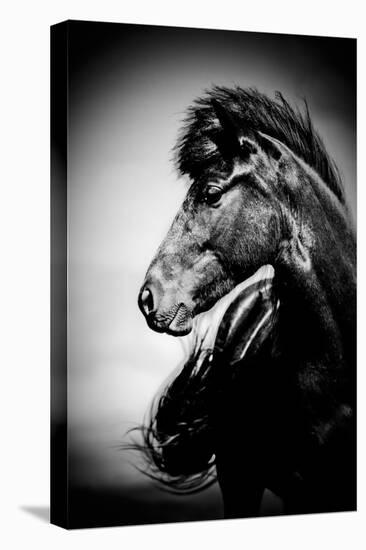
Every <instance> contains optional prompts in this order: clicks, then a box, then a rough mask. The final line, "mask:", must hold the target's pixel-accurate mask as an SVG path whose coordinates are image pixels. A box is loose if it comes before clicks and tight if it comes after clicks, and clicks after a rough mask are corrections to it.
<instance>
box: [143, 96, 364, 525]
mask: <svg viewBox="0 0 366 550" xmlns="http://www.w3.org/2000/svg"><path fill="white" fill-rule="evenodd" d="M174 152H175V157H176V164H177V168H178V170H179V172H180V174H181V175H182V176H186V177H188V178H189V180H190V186H189V189H188V192H187V194H186V197H185V199H184V201H183V203H182V206H181V208H180V209H179V211H178V212H177V214H176V216H175V218H174V221H173V223H172V225H171V227H170V229H169V231H168V233H167V235H166V237H165V238H164V240H163V242H162V243H161V245H160V247H159V248H158V251H157V253H156V255H155V256H154V258H153V260H152V261H151V264H150V266H149V268H148V270H147V273H146V277H145V280H144V282H143V284H142V287H141V290H140V293H139V297H138V304H139V307H140V309H141V312H142V313H143V315H144V316H145V318H146V321H147V324H148V326H149V327H150V328H151V329H152V330H154V331H156V332H165V333H167V334H170V335H172V336H176V337H180V336H185V335H188V334H189V335H190V336H187V338H191V340H192V343H191V350H190V353H189V356H188V358H187V360H186V361H185V364H184V366H183V368H182V369H181V371H180V373H179V374H178V375H177V376H176V378H175V379H174V380H173V381H171V382H169V384H168V385H167V387H166V389H165V390H164V391H163V393H162V395H161V396H160V397H158V398H157V399H156V401H155V402H154V404H153V406H152V409H151V411H150V415H149V421H148V422H147V424H146V425H144V426H142V427H141V430H142V434H143V441H144V443H143V444H142V445H141V448H142V449H143V451H144V453H145V456H146V459H147V462H148V465H149V473H148V475H151V476H152V477H153V478H154V479H159V480H160V481H161V482H162V483H163V484H165V485H167V486H168V488H169V489H171V490H173V491H175V492H182V493H184V492H188V493H189V492H195V491H200V490H203V489H205V487H207V486H208V485H210V484H211V483H214V482H216V481H218V483H219V487H220V489H221V494H222V498H223V506H224V516H225V517H226V518H239V517H251V516H258V515H259V513H260V506H261V501H262V498H263V494H264V491H265V489H268V490H270V491H272V492H273V493H274V494H275V495H277V496H278V497H280V499H281V500H282V502H283V511H284V513H286V514H294V513H315V512H334V511H346V510H348V511H349V510H355V509H356V327H355V324H356V238H355V229H354V227H353V222H352V218H351V214H350V211H349V207H348V206H347V201H346V196H345V191H344V186H343V183H342V178H341V176H340V172H339V170H338V168H337V166H336V164H335V162H334V160H333V159H332V158H331V156H330V155H329V154H328V152H327V150H326V147H325V145H324V142H323V141H322V139H321V137H320V135H319V133H318V132H317V131H316V129H315V128H314V126H313V123H312V120H311V115H310V111H309V108H308V105H307V103H306V101H304V108H302V109H301V108H299V107H293V106H292V105H291V104H290V103H289V102H288V101H287V100H286V99H285V97H284V96H283V95H282V94H281V93H280V92H277V93H276V95H275V96H274V98H270V97H268V96H267V95H265V94H263V93H261V92H259V91H258V90H257V89H255V88H246V89H244V88H241V87H239V86H236V87H233V88H228V87H222V86H213V87H212V88H211V89H209V90H207V91H206V92H205V93H204V94H203V95H202V96H201V97H199V98H198V99H196V100H195V101H194V102H193V103H192V105H191V106H190V107H189V108H188V111H187V114H186V117H185V119H184V122H183V127H182V129H181V132H180V134H179V137H178V142H177V144H176V146H175V148H174ZM200 326H201V327H202V326H204V329H203V332H202V330H201V331H200V329H199V327H200Z"/></svg>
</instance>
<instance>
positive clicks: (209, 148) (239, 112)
mask: <svg viewBox="0 0 366 550" xmlns="http://www.w3.org/2000/svg"><path fill="white" fill-rule="evenodd" d="M213 101H218V102H219V103H220V105H222V106H223V108H224V109H226V110H227V111H228V112H229V113H230V114H231V116H232V117H234V118H235V121H236V123H237V125H238V127H240V128H241V129H242V131H243V132H244V133H245V135H247V136H249V137H253V136H255V135H258V132H261V133H264V134H268V135H269V136H271V137H272V138H275V139H278V140H279V141H281V142H282V143H283V144H284V145H286V146H287V147H289V148H290V149H291V151H293V152H294V153H295V154H296V155H297V156H299V157H300V158H301V159H302V160H303V161H304V162H305V163H307V164H308V165H309V166H310V167H311V168H312V169H313V170H315V172H316V173H317V174H318V175H319V176H320V178H321V179H322V180H323V181H324V183H325V184H326V185H327V186H328V188H329V189H330V190H331V191H332V192H333V193H334V195H335V196H336V197H337V198H338V199H339V200H340V201H341V202H342V203H344V202H345V196H344V189H343V184H342V180H341V177H340V173H339V170H338V168H337V166H336V164H335V162H334V160H333V159H332V158H331V157H330V155H329V154H328V152H327V150H326V148H325V145H324V143H323V141H322V139H321V137H320V136H319V134H318V132H317V131H316V130H315V129H314V127H313V124H312V120H311V117H310V113H309V109H308V105H307V103H306V101H305V102H304V103H305V109H304V112H301V111H300V109H298V108H293V107H292V106H291V105H290V104H289V103H288V102H287V101H286V99H285V98H284V97H283V95H282V94H281V93H280V92H277V93H276V96H275V99H271V98H269V97H268V96H266V95H265V94H262V93H260V92H258V91H257V90H256V89H254V88H248V89H243V88H240V87H239V86H237V87H235V88H226V87H220V86H215V87H213V88H212V89H211V90H208V91H207V92H206V93H205V94H204V95H203V96H202V97H200V98H198V99H196V100H195V101H194V103H193V104H192V105H191V107H190V108H189V109H188V112H187V116H186V118H185V120H184V122H183V127H182V130H181V133H180V136H179V138H178V141H177V144H176V146H175V149H174V152H175V160H176V164H177V167H178V170H179V172H180V173H181V174H186V175H188V176H189V177H190V178H191V179H192V180H197V179H199V178H200V176H201V175H202V173H204V172H205V170H207V169H209V168H210V167H212V166H216V167H218V169H220V168H221V169H223V170H226V168H227V167H226V163H225V160H224V159H223V158H222V157H221V154H220V152H219V150H218V148H217V146H216V145H215V139H216V137H217V135H218V134H219V133H220V132H222V129H221V127H220V122H219V120H218V118H217V115H216V113H215V110H214V107H213Z"/></svg>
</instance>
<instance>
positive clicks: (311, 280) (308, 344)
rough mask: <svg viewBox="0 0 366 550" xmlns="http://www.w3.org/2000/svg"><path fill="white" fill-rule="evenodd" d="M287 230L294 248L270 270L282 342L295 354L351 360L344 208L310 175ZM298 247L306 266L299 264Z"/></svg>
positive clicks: (351, 261)
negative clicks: (278, 306) (276, 285)
mask: <svg viewBox="0 0 366 550" xmlns="http://www.w3.org/2000/svg"><path fill="white" fill-rule="evenodd" d="M300 219H301V222H300V221H299V220H300ZM293 225H294V234H293V239H298V243H300V245H299V244H298V243H297V244H296V243H295V244H294V243H293V250H292V249H291V247H290V250H287V251H286V253H285V254H282V255H280V257H279V259H278V262H277V266H276V271H277V272H278V275H279V276H278V279H279V289H278V290H279V295H280V300H281V303H282V328H283V334H284V338H285V339H287V340H288V341H289V345H290V346H292V349H293V352H294V353H295V354H297V353H299V352H300V350H302V351H303V352H304V354H305V355H308V356H309V357H317V358H319V357H320V356H321V355H323V356H324V360H325V361H330V360H333V361H335V362H336V363H337V364H340V363H344V362H345V363H348V362H349V361H350V360H352V361H353V360H354V349H355V341H354V338H355V327H354V322H355V307H356V300H355V296H356V286H355V239H354V235H353V230H352V228H351V224H350V221H349V219H348V214H347V212H346V209H345V207H344V206H343V205H342V204H340V203H339V202H338V199H336V198H335V197H333V195H332V194H331V192H330V191H329V190H328V189H327V188H326V187H325V184H324V183H323V182H319V181H318V180H317V178H315V177H313V176H312V175H311V181H310V185H309V187H307V188H306V189H305V193H304V196H303V197H302V200H301V212H300V213H299V217H298V218H297V220H296V221H295V222H293ZM302 245H303V246H304V250H305V249H306V250H305V252H304V250H303V251H302V252H303V254H304V253H307V254H308V256H309V257H308V258H307V261H299V255H298V249H297V248H298V246H302ZM306 247H308V248H306ZM303 259H304V258H300V260H303ZM325 356H326V357H325Z"/></svg>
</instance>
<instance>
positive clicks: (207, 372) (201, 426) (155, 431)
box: [127, 345, 216, 494]
mask: <svg viewBox="0 0 366 550" xmlns="http://www.w3.org/2000/svg"><path fill="white" fill-rule="evenodd" d="M211 359H212V355H211V352H210V351H209V350H201V349H200V346H199V345H196V346H195V349H194V350H193V352H192V353H191V354H190V356H189V357H188V359H187V361H186V362H185V364H184V367H183V369H182V370H181V372H180V373H179V374H178V376H177V377H176V378H175V379H174V380H173V381H172V382H171V383H170V384H168V385H167V387H166V388H165V389H164V391H163V393H162V394H161V395H160V397H158V398H157V399H155V400H154V402H153V404H152V406H151V409H150V411H149V414H148V419H147V423H146V425H143V426H140V427H138V428H135V429H134V430H132V431H139V432H140V433H141V435H142V439H143V443H139V442H137V441H134V442H133V443H132V444H129V445H127V448H128V449H132V450H138V451H140V452H141V453H142V455H143V456H144V458H145V462H146V468H145V469H144V470H143V473H145V474H146V475H148V476H149V477H150V478H152V479H154V480H156V481H159V482H160V483H162V484H163V485H165V486H166V488H167V490H169V491H170V492H176V493H178V492H179V493H184V494H189V493H194V492H196V491H201V490H202V489H204V488H206V487H208V486H209V485H211V484H213V483H214V482H215V481H216V474H215V456H214V451H213V441H212V426H211V425H210V420H209V409H210V399H212V398H213V397H214V394H215V393H216V392H215V391H214V382H213V376H212V373H213V370H212V369H211V366H212V365H211Z"/></svg>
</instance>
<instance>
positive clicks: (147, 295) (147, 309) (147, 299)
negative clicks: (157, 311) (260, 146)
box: [140, 288, 154, 316]
mask: <svg viewBox="0 0 366 550" xmlns="http://www.w3.org/2000/svg"><path fill="white" fill-rule="evenodd" d="M140 305H141V309H142V310H143V312H144V314H145V315H146V316H147V315H149V314H150V313H151V312H152V310H153V309H154V299H153V295H152V292H151V290H150V289H149V288H144V290H143V291H142V293H141V296H140Z"/></svg>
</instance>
